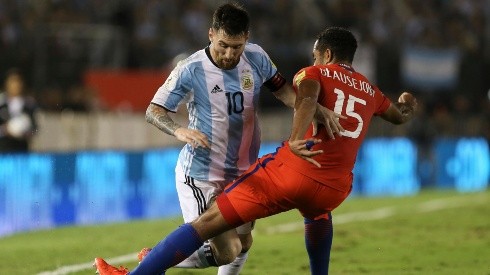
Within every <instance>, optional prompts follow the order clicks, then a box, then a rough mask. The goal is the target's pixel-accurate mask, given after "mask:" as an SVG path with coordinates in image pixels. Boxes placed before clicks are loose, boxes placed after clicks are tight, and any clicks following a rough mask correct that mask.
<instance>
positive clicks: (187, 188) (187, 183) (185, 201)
mask: <svg viewBox="0 0 490 275" xmlns="http://www.w3.org/2000/svg"><path fill="white" fill-rule="evenodd" d="M175 184H176V189H177V194H178V196H179V202H180V209H181V210H182V216H183V217H184V222H186V223H188V222H191V221H193V220H195V219H196V218H197V217H199V215H201V214H202V213H204V211H206V209H208V207H209V206H210V205H211V204H210V202H212V201H213V200H214V199H215V198H216V196H217V195H219V194H220V193H221V192H223V188H225V186H226V184H228V182H225V181H223V182H209V181H200V180H196V179H194V178H192V177H190V176H187V175H185V174H184V170H183V169H182V166H181V165H180V162H179V161H177V166H176V167H175ZM254 225H255V222H249V223H246V224H244V225H241V226H239V227H237V228H236V231H237V233H238V234H240V235H242V234H243V235H245V234H248V233H250V232H252V230H253V228H254Z"/></svg>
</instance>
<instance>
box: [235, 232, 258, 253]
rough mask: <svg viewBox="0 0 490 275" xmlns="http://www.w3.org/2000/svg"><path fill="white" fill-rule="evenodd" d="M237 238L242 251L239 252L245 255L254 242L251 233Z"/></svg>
mask: <svg viewBox="0 0 490 275" xmlns="http://www.w3.org/2000/svg"><path fill="white" fill-rule="evenodd" d="M238 237H239V238H240V243H241V244H242V250H241V251H240V252H242V253H245V252H247V251H249V250H250V248H251V247H252V243H253V241H254V239H253V237H252V233H248V234H244V235H238Z"/></svg>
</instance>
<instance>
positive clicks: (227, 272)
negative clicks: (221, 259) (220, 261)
mask: <svg viewBox="0 0 490 275" xmlns="http://www.w3.org/2000/svg"><path fill="white" fill-rule="evenodd" d="M254 225H255V222H249V223H246V224H244V225H242V226H239V227H237V228H236V231H237V234H238V238H239V239H240V244H241V248H242V249H241V251H240V252H239V253H238V255H237V256H236V257H235V259H234V260H233V261H232V262H231V263H229V264H226V265H222V266H220V267H219V268H218V275H238V274H239V273H240V271H241V270H242V268H243V266H244V265H245V262H246V261H247V258H248V251H249V250H250V247H251V246H252V243H253V237H252V229H253V227H254Z"/></svg>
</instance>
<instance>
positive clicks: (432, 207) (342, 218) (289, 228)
mask: <svg viewBox="0 0 490 275" xmlns="http://www.w3.org/2000/svg"><path fill="white" fill-rule="evenodd" d="M486 202H487V197H486V195H485V194H482V195H480V196H477V197H473V198H471V199H470V200H468V199H467V198H466V197H465V198H461V197H451V198H443V199H434V200H430V201H426V202H422V203H419V204H416V205H414V207H413V209H414V212H416V213H417V212H418V213H426V212H432V211H438V210H443V209H449V208H456V207H462V206H465V205H472V204H483V203H486ZM395 214H397V211H396V207H381V208H377V209H374V210H371V211H361V212H352V213H346V214H339V215H335V218H334V223H335V224H345V223H350V222H358V221H372V220H381V219H386V218H388V217H391V216H394V215H395ZM303 228H304V223H303V222H293V223H284V224H279V225H276V226H272V227H269V228H267V230H266V231H265V233H266V234H276V233H287V232H294V231H298V230H303ZM136 255H137V252H135V253H131V254H126V255H122V256H118V257H114V258H109V259H107V261H108V262H110V263H111V264H113V265H118V264H122V263H127V262H130V261H134V260H136ZM92 264H93V262H89V263H82V264H76V265H67V266H62V267H59V268H57V269H55V270H53V271H45V272H41V273H38V274H37V275H66V274H70V273H74V272H78V271H82V270H87V269H91V268H93V267H92Z"/></svg>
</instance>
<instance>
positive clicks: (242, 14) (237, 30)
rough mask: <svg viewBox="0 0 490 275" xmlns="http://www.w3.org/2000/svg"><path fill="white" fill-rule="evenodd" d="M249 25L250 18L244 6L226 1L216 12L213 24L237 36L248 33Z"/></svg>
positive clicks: (214, 27)
mask: <svg viewBox="0 0 490 275" xmlns="http://www.w3.org/2000/svg"><path fill="white" fill-rule="evenodd" d="M249 25H250V18H249V16H248V12H247V11H246V10H245V9H244V8H243V6H241V5H240V4H238V3H226V4H223V5H221V6H219V7H218V9H216V11H215V12H214V14H213V23H212V25H211V26H212V28H213V29H215V30H223V31H224V32H225V33H226V34H227V35H230V36H235V35H242V34H246V33H248V28H249Z"/></svg>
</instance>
